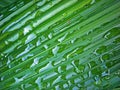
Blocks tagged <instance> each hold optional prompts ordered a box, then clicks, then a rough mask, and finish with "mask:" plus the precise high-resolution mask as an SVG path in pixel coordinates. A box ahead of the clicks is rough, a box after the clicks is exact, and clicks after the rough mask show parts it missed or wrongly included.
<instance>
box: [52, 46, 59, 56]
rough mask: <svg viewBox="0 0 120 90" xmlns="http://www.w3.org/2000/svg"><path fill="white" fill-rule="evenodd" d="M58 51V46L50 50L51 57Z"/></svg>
mask: <svg viewBox="0 0 120 90" xmlns="http://www.w3.org/2000/svg"><path fill="white" fill-rule="evenodd" d="M58 50H59V46H56V47H55V48H53V49H52V53H53V55H56V54H57V52H58Z"/></svg>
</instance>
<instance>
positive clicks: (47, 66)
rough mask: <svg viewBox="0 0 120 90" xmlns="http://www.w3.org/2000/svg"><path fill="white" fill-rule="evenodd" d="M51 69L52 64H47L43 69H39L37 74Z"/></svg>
mask: <svg viewBox="0 0 120 90" xmlns="http://www.w3.org/2000/svg"><path fill="white" fill-rule="evenodd" d="M50 68H53V65H52V62H49V63H48V64H47V65H46V66H45V67H43V68H41V69H40V70H39V72H43V71H45V70H47V69H50Z"/></svg>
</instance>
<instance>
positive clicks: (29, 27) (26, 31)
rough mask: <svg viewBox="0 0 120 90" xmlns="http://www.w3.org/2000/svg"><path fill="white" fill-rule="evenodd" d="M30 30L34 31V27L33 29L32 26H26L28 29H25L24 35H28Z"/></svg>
mask: <svg viewBox="0 0 120 90" xmlns="http://www.w3.org/2000/svg"><path fill="white" fill-rule="evenodd" d="M30 30H32V27H31V26H30V25H28V26H26V27H25V28H24V32H23V33H24V35H26V34H27V33H29V32H30Z"/></svg>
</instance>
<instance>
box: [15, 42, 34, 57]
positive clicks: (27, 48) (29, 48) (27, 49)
mask: <svg viewBox="0 0 120 90" xmlns="http://www.w3.org/2000/svg"><path fill="white" fill-rule="evenodd" d="M33 47H34V45H32V44H27V47H26V48H25V50H24V51H23V52H21V53H20V54H18V55H17V57H16V58H18V57H20V56H22V55H24V54H26V53H27V52H29V51H30V50H31V49H32V48H33ZM28 56H31V54H29V55H27V56H26V57H24V59H26V58H27V57H28Z"/></svg>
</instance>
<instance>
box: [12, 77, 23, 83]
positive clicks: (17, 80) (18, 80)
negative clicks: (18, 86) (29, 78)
mask: <svg viewBox="0 0 120 90" xmlns="http://www.w3.org/2000/svg"><path fill="white" fill-rule="evenodd" d="M14 79H15V83H19V82H21V81H23V78H20V79H18V78H16V77H14Z"/></svg>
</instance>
